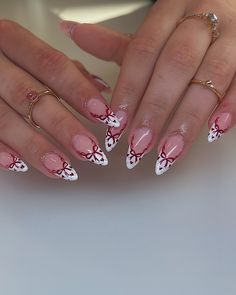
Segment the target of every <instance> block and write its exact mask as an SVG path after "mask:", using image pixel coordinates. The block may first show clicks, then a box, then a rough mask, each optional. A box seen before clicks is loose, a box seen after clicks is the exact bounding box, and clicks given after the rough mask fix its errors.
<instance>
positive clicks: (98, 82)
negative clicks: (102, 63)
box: [72, 60, 111, 93]
mask: <svg viewBox="0 0 236 295" xmlns="http://www.w3.org/2000/svg"><path fill="white" fill-rule="evenodd" d="M72 62H73V63H74V65H75V66H76V67H77V68H78V70H79V71H80V72H81V73H82V74H83V75H84V76H85V78H86V79H87V80H89V81H90V82H91V83H92V84H93V85H94V86H95V87H96V88H97V89H98V91H99V92H107V93H111V87H110V86H109V85H108V83H107V82H106V81H104V80H103V79H102V78H100V77H98V76H97V75H94V74H91V73H89V72H88V71H87V70H86V68H85V67H84V66H83V65H82V63H80V62H79V61H78V60H72Z"/></svg>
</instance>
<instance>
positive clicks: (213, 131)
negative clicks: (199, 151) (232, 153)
mask: <svg viewBox="0 0 236 295" xmlns="http://www.w3.org/2000/svg"><path fill="white" fill-rule="evenodd" d="M231 123H232V115H231V114H230V113H222V114H220V115H219V116H218V117H217V118H216V120H215V122H214V123H213V124H212V126H211V128H210V130H209V133H208V141H209V142H213V141H216V140H217V139H219V138H220V137H221V136H222V135H223V134H224V133H225V132H226V131H228V129H229V128H230V126H231Z"/></svg>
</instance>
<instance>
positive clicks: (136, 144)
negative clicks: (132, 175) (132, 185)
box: [126, 127, 152, 169]
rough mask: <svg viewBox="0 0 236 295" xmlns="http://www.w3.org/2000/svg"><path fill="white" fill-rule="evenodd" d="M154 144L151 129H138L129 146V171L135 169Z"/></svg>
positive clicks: (127, 163) (127, 159)
mask: <svg viewBox="0 0 236 295" xmlns="http://www.w3.org/2000/svg"><path fill="white" fill-rule="evenodd" d="M151 142H152V132H151V130H150V129H149V128H146V127H143V128H139V129H136V130H135V131H134V134H133V136H132V138H131V142H130V145H129V149H128V153H127V157H126V165H127V168H128V169H132V168H134V167H135V166H136V165H138V163H139V162H140V160H141V159H142V158H143V156H144V155H145V154H146V152H147V150H148V148H149V147H150V144H151Z"/></svg>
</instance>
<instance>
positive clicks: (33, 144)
mask: <svg viewBox="0 0 236 295" xmlns="http://www.w3.org/2000/svg"><path fill="white" fill-rule="evenodd" d="M0 35H1V37H0V48H1V51H0V79H1V87H0V88H1V89H0V152H9V151H10V153H11V154H14V155H16V156H18V157H20V158H21V159H22V158H23V159H24V160H25V161H27V162H28V163H30V164H31V165H32V166H33V167H35V168H36V169H38V170H39V171H41V172H42V173H43V174H45V175H47V176H48V177H51V178H55V176H54V175H52V173H50V172H49V171H48V169H46V167H45V165H44V163H43V161H42V159H43V157H44V155H45V154H47V153H49V152H54V153H56V154H57V155H59V156H60V157H62V158H63V159H64V160H65V161H67V162H69V159H68V157H67V156H66V155H65V154H64V153H63V152H62V151H61V150H60V148H57V146H56V145H54V144H52V143H51V142H50V139H49V136H50V137H51V138H52V139H53V140H54V141H56V142H57V143H59V144H60V145H62V146H63V147H64V148H65V149H66V150H67V151H68V152H70V153H71V154H72V155H74V156H75V157H76V158H77V159H79V160H84V158H83V157H82V156H81V155H79V154H78V152H77V151H76V150H75V148H74V147H73V146H72V142H73V139H74V137H75V136H78V135H83V136H84V135H85V136H87V137H89V138H90V139H91V140H92V141H93V142H94V143H95V144H98V140H97V139H96V137H95V136H94V135H93V134H92V133H91V132H90V131H89V130H88V129H87V128H86V127H85V126H83V124H82V123H81V122H80V121H79V120H78V119H77V118H76V117H75V116H74V115H73V114H72V113H71V112H70V111H69V110H68V109H67V108H66V107H65V106H64V105H63V104H62V103H60V102H58V101H57V100H56V99H55V98H53V97H52V96H43V97H42V98H41V99H40V101H39V102H38V103H37V105H35V107H34V110H33V119H34V121H35V122H36V123H37V124H38V125H39V126H40V127H41V128H42V130H43V131H44V133H43V132H38V130H36V129H35V128H33V127H32V126H30V125H29V124H28V123H27V122H26V121H25V120H24V118H23V117H26V115H27V113H28V108H29V100H28V99H27V95H28V94H29V92H31V91H34V92H36V93H40V92H41V91H43V90H45V85H47V86H48V87H50V88H51V89H52V90H53V91H54V92H55V93H57V95H58V96H60V97H61V98H63V99H64V101H66V102H67V103H68V104H69V105H70V106H71V107H73V108H74V110H75V111H77V112H80V113H81V114H83V115H84V116H85V117H87V118H88V119H89V120H92V121H93V122H98V121H97V120H96V119H95V118H94V117H93V116H91V114H90V112H89V111H88V108H87V101H88V100H89V99H90V98H94V97H95V98H96V99H97V100H99V101H100V102H102V103H103V104H105V99H104V98H103V96H102V95H101V93H100V92H101V91H103V90H106V89H105V88H106V87H104V86H102V85H101V84H100V83H98V82H97V81H95V80H94V79H93V76H92V75H90V73H88V71H87V70H86V69H85V68H84V67H83V65H82V64H81V63H80V62H79V61H71V60H70V59H69V58H68V57H66V56H65V55H64V54H63V53H61V52H59V51H58V50H56V49H53V48H52V47H50V46H49V45H48V44H46V43H44V42H43V41H41V40H40V39H38V38H37V37H36V36H34V35H33V34H32V33H30V32H29V31H27V30H26V29H24V28H22V27H21V26H20V25H18V24H16V23H14V22H12V21H9V20H0ZM22 40H23V41H22ZM16 48H17V50H16ZM48 135H49V136H48ZM2 168H6V167H2Z"/></svg>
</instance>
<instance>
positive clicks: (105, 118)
mask: <svg viewBox="0 0 236 295" xmlns="http://www.w3.org/2000/svg"><path fill="white" fill-rule="evenodd" d="M87 107H88V110H89V112H90V114H91V116H93V117H94V118H95V119H97V120H98V121H100V122H102V123H104V124H106V125H108V126H110V127H119V126H120V122H119V120H118V119H117V118H116V116H115V114H114V113H113V112H112V110H111V109H110V108H109V106H108V105H106V104H104V103H103V102H102V101H101V100H100V99H97V98H91V99H90V100H89V101H88V104H87Z"/></svg>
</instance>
